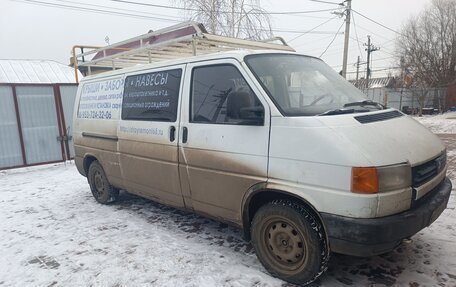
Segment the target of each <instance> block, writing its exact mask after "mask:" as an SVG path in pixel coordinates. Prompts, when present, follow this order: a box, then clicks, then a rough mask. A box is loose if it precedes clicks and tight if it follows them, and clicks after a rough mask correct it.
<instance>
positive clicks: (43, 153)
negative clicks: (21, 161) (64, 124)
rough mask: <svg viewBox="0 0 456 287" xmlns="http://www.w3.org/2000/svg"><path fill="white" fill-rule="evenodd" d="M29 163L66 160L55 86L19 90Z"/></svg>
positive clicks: (29, 87)
mask: <svg viewBox="0 0 456 287" xmlns="http://www.w3.org/2000/svg"><path fill="white" fill-rule="evenodd" d="M16 94H17V101H18V106H19V115H20V117H21V123H22V134H23V137H24V144H25V153H26V158H27V164H35V163H40V162H50V161H58V160H62V159H63V158H62V150H61V144H60V142H59V141H58V140H57V137H58V136H59V135H60V133H59V126H58V121H57V120H58V118H57V110H56V105H55V98H54V91H53V88H52V87H41V86H25V87H17V88H16Z"/></svg>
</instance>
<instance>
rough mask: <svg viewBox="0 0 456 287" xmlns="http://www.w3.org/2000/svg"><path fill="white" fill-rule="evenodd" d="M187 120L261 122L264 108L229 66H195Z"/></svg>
mask: <svg viewBox="0 0 456 287" xmlns="http://www.w3.org/2000/svg"><path fill="white" fill-rule="evenodd" d="M190 122H194V123H208V124H233V125H263V123H264V108H263V106H262V105H261V103H260V101H259V100H258V98H257V97H256V95H255V94H254V93H253V91H252V89H251V88H250V87H249V85H248V84H247V82H246V81H245V79H244V78H243V77H242V75H241V73H240V72H239V71H238V69H237V68H236V67H234V66H233V65H214V66H205V67H197V68H195V69H193V72H192V89H191V105H190Z"/></svg>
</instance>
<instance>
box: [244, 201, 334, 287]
mask: <svg viewBox="0 0 456 287" xmlns="http://www.w3.org/2000/svg"><path fill="white" fill-rule="evenodd" d="M251 234H252V245H253V247H254V249H255V252H256V254H257V257H258V259H259V260H260V262H261V263H262V264H263V266H264V267H265V268H266V270H267V271H268V272H269V273H270V274H271V275H272V276H274V277H277V278H280V279H282V280H285V281H287V282H290V283H293V284H300V285H301V284H302V285H306V284H309V283H311V282H313V281H315V280H316V279H317V278H318V277H319V276H320V275H321V274H323V272H325V271H326V269H327V268H328V262H329V255H330V251H329V248H328V244H327V242H326V237H325V233H324V230H323V226H322V225H321V223H320V221H319V220H318V219H317V218H316V217H315V216H314V215H313V214H312V213H311V212H309V211H308V209H307V208H306V207H305V206H303V205H301V204H299V203H296V202H293V201H289V200H275V201H272V202H270V203H268V204H265V205H263V206H262V207H261V208H260V209H259V210H258V211H257V212H256V214H255V216H254V218H253V222H252V225H251Z"/></svg>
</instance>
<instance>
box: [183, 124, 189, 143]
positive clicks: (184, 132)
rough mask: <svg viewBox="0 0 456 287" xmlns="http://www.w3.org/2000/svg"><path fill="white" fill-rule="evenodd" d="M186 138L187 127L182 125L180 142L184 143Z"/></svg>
mask: <svg viewBox="0 0 456 287" xmlns="http://www.w3.org/2000/svg"><path fill="white" fill-rule="evenodd" d="M187 139H188V129H187V127H184V128H183V129H182V143H186V142H187Z"/></svg>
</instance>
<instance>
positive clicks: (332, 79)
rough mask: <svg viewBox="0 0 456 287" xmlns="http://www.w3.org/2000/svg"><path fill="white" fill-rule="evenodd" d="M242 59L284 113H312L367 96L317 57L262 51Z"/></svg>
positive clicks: (320, 112)
mask: <svg viewBox="0 0 456 287" xmlns="http://www.w3.org/2000/svg"><path fill="white" fill-rule="evenodd" d="M245 61H246V63H247V65H248V66H249V67H250V69H251V70H252V72H253V73H254V74H255V76H256V77H257V79H258V80H259V81H260V82H261V83H262V85H263V87H264V88H265V90H266V91H267V93H268V94H269V96H270V97H271V98H272V100H273V101H274V103H275V104H276V106H277V107H278V108H279V110H280V111H281V112H282V114H283V115H285V116H315V115H319V114H323V113H325V112H328V111H333V110H336V109H343V108H344V105H345V104H349V103H353V102H359V101H363V100H365V99H366V98H365V95H364V94H363V93H361V91H360V90H358V89H357V88H356V87H355V86H353V85H352V84H350V83H349V82H348V81H346V80H345V79H344V78H342V77H341V76H340V75H339V74H337V73H336V72H335V71H334V70H333V69H331V68H330V67H329V66H328V65H326V64H325V63H324V62H323V61H321V60H319V59H316V58H312V57H306V56H300V55H291V54H261V55H250V56H246V58H245ZM352 111H353V112H358V111H357V110H353V109H352ZM359 111H366V110H365V109H364V110H359Z"/></svg>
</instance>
